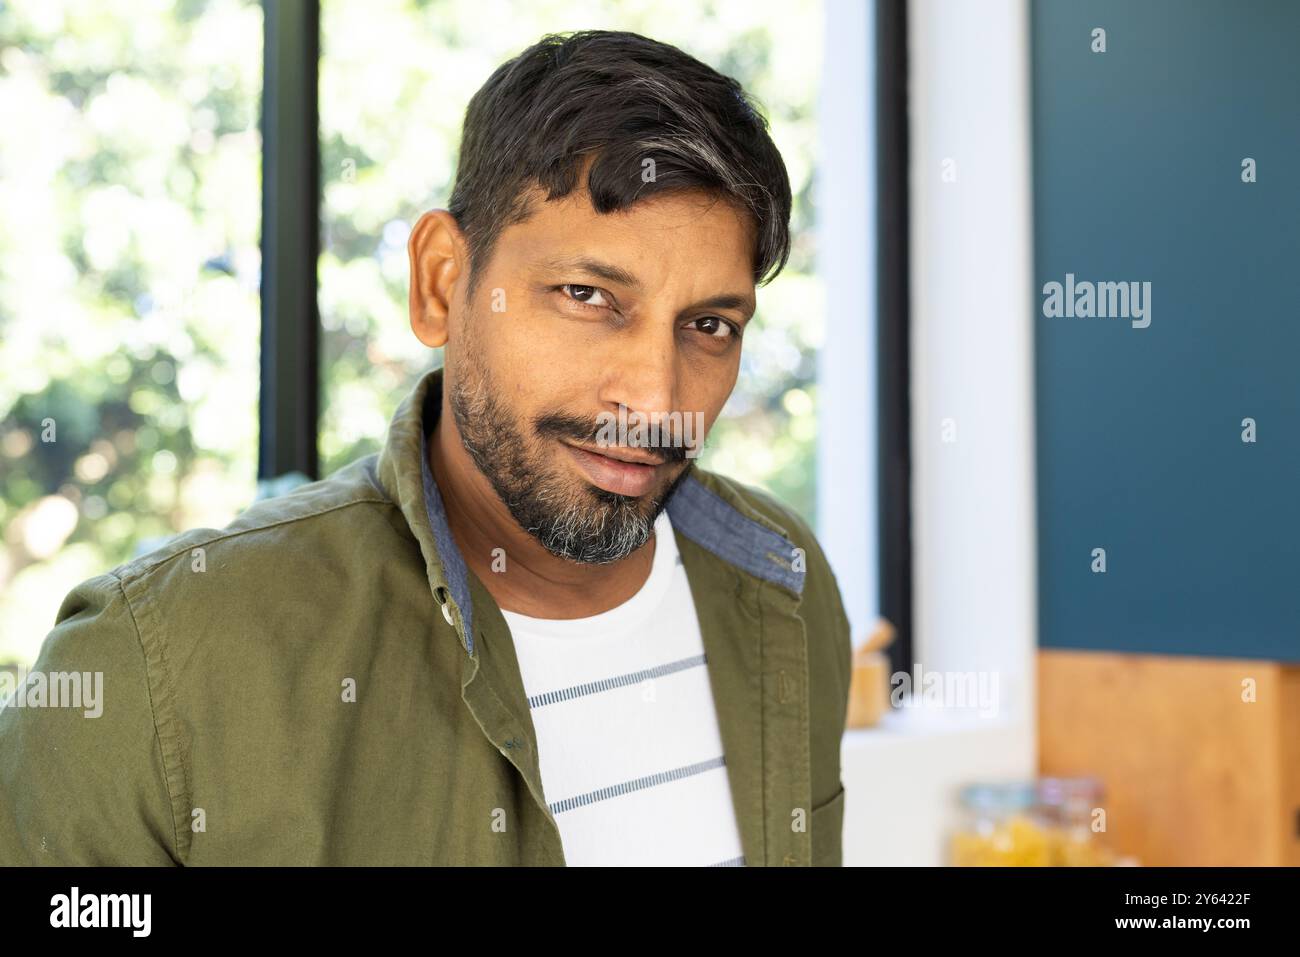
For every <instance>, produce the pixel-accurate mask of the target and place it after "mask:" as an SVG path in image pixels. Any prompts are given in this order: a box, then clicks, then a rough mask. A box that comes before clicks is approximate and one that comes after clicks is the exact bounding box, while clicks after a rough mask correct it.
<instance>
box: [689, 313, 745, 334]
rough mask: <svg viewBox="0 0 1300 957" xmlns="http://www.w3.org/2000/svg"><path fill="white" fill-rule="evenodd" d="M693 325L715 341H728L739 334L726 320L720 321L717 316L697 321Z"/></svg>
mask: <svg viewBox="0 0 1300 957" xmlns="http://www.w3.org/2000/svg"><path fill="white" fill-rule="evenodd" d="M693 325H694V326H695V328H697V329H699V330H700V332H703V333H704V334H705V335H708V336H711V337H712V338H714V339H726V338H728V337H734V336H735V335H736V334H737V333H736V328H735V326H733V325H732V324H731V323H729V322H727V320H725V319H719V318H718V317H717V316H705V317H704V318H703V319H696V320H695V322H694V323H693Z"/></svg>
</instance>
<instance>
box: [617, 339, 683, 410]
mask: <svg viewBox="0 0 1300 957" xmlns="http://www.w3.org/2000/svg"><path fill="white" fill-rule="evenodd" d="M638 326H639V328H637V329H636V330H635V331H633V330H628V333H627V334H626V335H624V336H619V337H618V340H619V341H618V342H617V343H615V344H613V346H612V349H611V354H608V355H606V356H603V357H602V360H601V361H602V363H603V364H604V365H605V374H604V376H603V377H602V385H601V390H600V395H599V396H598V398H599V400H600V404H601V407H602V408H603V409H606V410H608V411H610V412H613V413H615V414H617V413H618V410H619V406H624V407H626V409H627V414H628V416H629V417H630V416H632V415H637V414H639V415H642V416H645V417H647V418H649V417H651V416H656V415H661V414H665V413H669V412H672V411H674V410H676V409H677V398H678V396H677V387H678V369H677V358H678V357H677V343H676V336H675V335H674V329H673V323H672V322H671V321H655V322H642V323H639V324H638Z"/></svg>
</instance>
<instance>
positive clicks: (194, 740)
mask: <svg viewBox="0 0 1300 957" xmlns="http://www.w3.org/2000/svg"><path fill="white" fill-rule="evenodd" d="M789 212H790V188H789V184H788V181H787V178H786V174H785V169H784V166H783V164H782V162H781V159H780V157H779V155H778V153H777V151H776V148H775V146H774V145H773V144H772V142H771V140H770V138H769V137H768V135H767V132H766V129H765V126H764V123H763V121H762V120H761V119H760V118H759V117H758V116H757V114H756V113H755V112H754V111H753V109H752V107H751V106H750V105H749V103H748V101H747V99H746V97H745V96H744V94H743V92H742V91H741V90H740V88H739V87H738V85H737V84H736V83H735V82H734V81H732V80H729V79H727V78H724V77H722V76H720V75H719V74H717V73H716V72H714V71H713V70H711V69H709V68H708V67H706V66H704V65H703V64H701V63H699V62H697V61H695V60H693V59H691V58H690V57H688V56H686V55H685V54H683V53H682V52H680V51H678V50H676V49H674V48H672V47H669V46H665V45H663V44H660V43H656V42H653V41H651V40H648V39H645V38H644V37H640V36H636V35H633V34H627V33H603V32H591V33H580V34H575V35H572V36H569V37H567V38H564V37H548V38H545V39H543V40H542V41H541V42H540V43H539V44H537V45H535V46H533V47H531V48H530V49H528V50H526V51H524V52H523V53H522V54H520V55H519V56H518V57H516V58H515V59H514V60H511V61H510V62H508V63H506V64H505V65H503V66H502V67H501V68H499V69H498V70H497V71H496V72H495V73H494V74H493V76H492V77H491V78H490V79H489V80H488V82H487V83H486V84H485V86H484V87H483V88H482V89H481V90H480V91H479V92H478V93H477V94H476V95H475V97H474V98H473V100H472V102H471V103H470V106H469V110H468V112H467V115H466V119H465V130H464V138H463V142H462V148H461V156H460V161H459V167H458V171H457V181H456V186H455V190H454V193H453V195H452V198H451V202H450V208H449V210H436V211H433V212H430V213H427V214H425V215H424V216H423V217H422V218H421V219H420V220H419V222H418V223H417V224H416V226H415V228H414V230H413V231H412V234H411V238H410V259H411V289H410V313H411V325H412V328H413V330H414V331H415V334H416V335H417V336H418V337H419V339H420V340H421V341H422V342H423V343H424V344H425V345H427V346H429V347H430V348H443V349H445V355H444V366H443V368H442V369H440V370H438V371H435V372H430V373H428V374H426V375H425V376H424V377H423V378H421V380H420V381H419V383H418V384H417V385H416V387H415V389H414V390H413V392H412V393H411V394H410V396H409V397H408V398H407V399H406V401H405V402H404V403H403V404H402V405H401V407H400V408H399V409H398V411H397V413H396V415H395V417H394V418H393V421H392V424H391V427H390V429H389V432H388V436H387V439H386V443H385V446H384V449H383V451H382V452H381V453H379V454H378V455H374V456H369V457H367V458H364V459H362V460H360V461H357V462H354V463H352V464H351V465H350V466H348V467H346V468H344V469H342V470H340V471H339V472H337V473H335V474H334V475H333V476H331V477H330V478H328V479H326V480H324V481H320V482H315V483H312V484H309V485H306V486H303V487H300V488H298V489H296V490H295V491H294V492H292V493H291V494H289V495H286V496H283V497H280V498H276V499H272V500H269V501H263V502H259V503H257V504H255V505H254V506H252V507H251V508H249V509H248V510H247V511H246V512H245V513H243V514H242V515H241V516H240V517H239V518H237V519H236V520H235V521H234V522H233V523H232V524H231V525H230V526H228V527H227V528H225V529H222V530H219V531H214V530H211V529H201V530H196V531H191V532H187V533H185V534H184V535H181V536H179V537H177V538H175V539H173V540H172V541H171V542H170V543H169V544H168V545H167V546H165V547H164V548H162V549H159V550H157V551H155V552H154V553H152V554H150V555H148V556H145V557H143V558H140V559H137V560H135V561H132V562H130V563H128V564H126V565H123V566H121V567H119V568H117V569H114V570H113V571H112V572H110V573H108V574H105V575H102V576H100V577H98V578H94V579H91V580H90V581H87V582H85V583H83V584H82V585H80V586H79V587H78V588H76V589H75V590H74V591H73V592H72V593H71V594H70V595H69V596H68V597H67V599H66V600H65V602H64V604H63V606H62V608H61V609H60V611H59V614H58V620H57V623H56V627H55V628H54V630H53V631H52V632H51V634H50V636H49V637H48V638H47V640H46V642H45V644H44V646H43V648H42V653H41V656H40V660H39V661H38V662H37V664H36V666H35V669H34V673H35V674H37V675H44V676H49V675H56V674H64V673H70V672H79V673H81V674H83V675H95V674H102V675H103V703H102V713H101V714H100V716H99V717H97V718H93V719H92V718H88V717H86V715H85V714H84V713H83V712H82V711H78V710H72V709H68V708H56V707H37V706H32V705H31V704H30V702H29V703H28V704H27V705H26V706H24V707H17V706H15V705H14V704H11V705H10V706H9V707H7V708H5V709H3V710H0V863H13V862H33V863H38V864H44V863H51V864H53V863H87V864H186V865H204V864H380V863H384V864H527V865H539V864H687V865H710V864H730V865H737V864H745V865H807V864H816V865H821V864H835V865H838V864H839V863H840V857H841V850H840V847H841V840H840V832H841V822H842V815H843V801H844V789H843V787H842V784H841V781H840V763H839V748H840V738H841V735H842V732H843V730H844V719H845V712H846V706H847V695H848V684H849V635H848V625H847V621H846V618H845V615H844V611H843V607H842V604H841V600H840V596H839V593H838V590H837V587H836V583H835V579H834V576H833V575H832V573H831V571H830V568H829V567H828V565H827V563H826V560H825V558H824V556H823V555H822V552H821V550H820V549H819V548H818V546H817V543H816V541H815V540H814V538H813V535H812V533H811V532H810V531H809V529H808V527H807V525H806V524H805V523H804V522H803V521H801V520H800V519H799V518H798V517H797V516H795V515H794V514H793V513H792V512H791V511H789V510H788V509H786V508H784V507H783V506H781V505H779V504H778V503H777V502H776V501H774V500H773V499H772V498H771V497H769V496H768V495H766V494H762V493H760V492H758V491H755V490H753V489H749V488H746V487H742V486H740V485H738V484H736V483H734V482H730V481H727V480H725V479H723V478H721V477H719V476H716V475H711V474H708V473H706V472H705V471H703V470H701V469H697V468H694V461H693V459H694V453H695V451H697V450H698V444H699V443H698V440H699V438H700V437H701V436H702V435H703V433H704V432H705V431H706V430H707V428H708V427H709V426H711V425H712V423H713V421H714V420H715V419H716V418H717V416H718V414H719V412H720V410H721V409H722V406H723V404H724V402H725V401H726V399H727V397H728V395H729V394H730V393H731V390H732V388H733V386H734V385H735V382H736V376H737V373H738V369H739V359H740V348H741V338H742V335H743V333H744V330H745V327H746V325H747V324H748V322H749V319H750V317H751V315H752V314H753V311H754V304H755V302H754V293H755V287H756V285H757V284H759V283H761V282H762V281H764V280H765V278H767V277H769V276H770V275H771V274H773V273H774V271H777V270H779V269H780V268H781V266H782V265H783V263H784V261H785V257H786V254H787V251H788V247H789V238H788V231H787V230H788V218H789ZM448 413H449V414H448ZM615 423H617V425H616V426H615V425H614V424H615ZM628 423H631V424H632V425H631V427H630V428H629V427H628ZM692 423H696V424H698V425H699V428H696V429H694V430H692V428H691V424H692ZM647 424H650V425H654V426H655V428H647V427H645V426H647ZM660 425H663V426H664V427H663V428H659V427H658V426H660ZM638 426H640V428H638Z"/></svg>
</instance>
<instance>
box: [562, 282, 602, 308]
mask: <svg viewBox="0 0 1300 957" xmlns="http://www.w3.org/2000/svg"><path fill="white" fill-rule="evenodd" d="M560 289H561V290H562V291H563V292H564V294H565V295H566V296H568V297H569V298H570V299H572V300H574V301H575V302H580V303H582V304H583V305H584V306H596V307H602V306H608V305H609V302H608V301H607V300H606V299H605V294H604V293H603V292H601V291H600V290H599V289H597V288H596V287H595V286H579V285H576V284H574V283H565V284H564V285H563V286H561V287H560Z"/></svg>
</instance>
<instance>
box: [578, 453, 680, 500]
mask: <svg viewBox="0 0 1300 957" xmlns="http://www.w3.org/2000/svg"><path fill="white" fill-rule="evenodd" d="M560 444H561V445H562V446H563V447H564V450H565V452H567V453H568V454H569V456H570V457H571V458H572V459H573V461H574V463H575V464H576V465H577V466H578V469H579V471H581V472H582V474H583V475H584V476H585V477H586V479H587V481H589V482H591V484H592V485H594V486H596V487H597V488H600V489H604V490H605V491H606V492H613V493H614V494H616V495H629V496H633V497H639V496H642V495H644V494H645V493H646V492H648V491H650V490H651V489H652V488H654V487H655V483H656V482H657V481H658V479H659V470H660V468H661V467H662V465H663V462H662V461H661V460H659V459H655V458H653V457H652V456H650V455H649V454H648V453H645V452H640V451H638V450H635V449H626V448H617V449H615V448H610V449H605V450H602V451H600V452H596V451H593V450H590V449H584V448H579V447H578V446H576V445H570V444H569V443H568V442H561V443H560Z"/></svg>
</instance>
